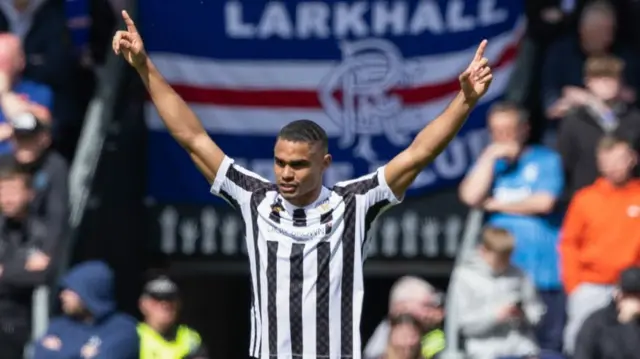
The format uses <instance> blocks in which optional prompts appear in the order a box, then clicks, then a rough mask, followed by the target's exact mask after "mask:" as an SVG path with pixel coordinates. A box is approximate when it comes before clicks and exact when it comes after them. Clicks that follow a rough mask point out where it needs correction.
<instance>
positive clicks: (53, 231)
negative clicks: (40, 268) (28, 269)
mask: <svg viewBox="0 0 640 359" xmlns="http://www.w3.org/2000/svg"><path fill="white" fill-rule="evenodd" d="M29 167H30V168H29V170H30V172H31V174H32V176H33V183H32V186H33V189H34V198H33V200H32V202H31V207H32V211H33V212H34V213H35V214H36V215H37V216H38V217H39V218H41V219H42V220H43V221H44V223H45V225H46V226H47V233H48V235H49V238H50V240H49V241H48V242H47V244H48V246H45V247H44V248H41V249H42V251H44V252H45V253H47V254H48V255H50V256H55V255H56V254H57V253H58V252H57V250H58V249H60V247H59V246H60V245H61V244H62V243H63V241H64V239H65V238H66V237H67V235H68V228H69V168H68V165H67V162H66V160H65V159H64V158H63V157H62V155H60V154H59V153H57V152H55V151H53V150H49V151H47V152H45V153H44V154H43V155H42V157H41V158H40V159H39V160H38V161H37V162H36V163H34V164H32V165H29Z"/></svg>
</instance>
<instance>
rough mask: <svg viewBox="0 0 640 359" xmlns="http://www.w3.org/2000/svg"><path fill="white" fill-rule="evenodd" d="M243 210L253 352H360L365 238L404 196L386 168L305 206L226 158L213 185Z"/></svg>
mask: <svg viewBox="0 0 640 359" xmlns="http://www.w3.org/2000/svg"><path fill="white" fill-rule="evenodd" d="M211 192H212V193H213V194H215V195H218V196H220V197H222V198H224V199H225V200H226V201H227V202H229V203H230V204H231V205H232V206H233V207H235V209H236V210H238V211H239V212H240V213H241V214H242V218H243V220H244V224H245V238H246V242H247V243H246V244H247V252H248V254H249V262H250V266H251V279H252V294H253V295H252V308H251V314H252V315H251V344H250V349H249V354H250V356H252V357H254V358H260V359H268V358H270V359H273V358H278V359H289V358H296V359H297V358H302V359H312V358H327V359H338V358H345V359H346V358H349V359H351V358H353V359H360V358H361V349H360V348H361V342H360V315H361V312H362V299H363V295H364V287H363V275H362V266H363V262H364V259H365V253H363V248H365V243H364V242H365V240H366V238H367V233H368V231H369V228H370V226H371V223H372V222H373V220H374V219H375V218H376V217H377V216H378V215H379V214H380V213H381V212H382V211H383V210H384V209H386V208H388V207H390V206H391V205H394V204H397V203H399V202H400V199H397V198H396V197H395V196H394V194H393V192H392V191H391V189H390V188H389V186H388V185H387V183H386V180H385V177H384V168H380V169H378V170H377V171H376V172H374V173H372V174H369V175H366V176H363V177H360V178H357V179H354V180H351V181H345V182H340V183H338V184H336V185H335V186H334V187H333V188H331V189H328V188H326V187H323V188H322V192H321V194H320V196H319V198H318V199H317V200H316V201H315V202H314V203H312V204H311V205H309V206H306V207H304V208H299V207H295V206H293V205H292V204H290V203H289V202H287V201H286V200H284V199H283V198H282V197H281V196H280V195H279V193H278V189H277V187H276V185H275V184H273V183H270V182H269V181H267V180H266V179H264V178H262V177H260V176H258V175H257V174H255V173H252V172H250V171H248V170H246V169H244V168H242V167H240V166H238V165H235V164H234V163H233V160H232V159H230V158H228V157H227V158H225V159H224V161H223V162H222V165H221V166H220V169H219V170H218V173H217V176H216V178H215V180H214V183H213V185H212V187H211Z"/></svg>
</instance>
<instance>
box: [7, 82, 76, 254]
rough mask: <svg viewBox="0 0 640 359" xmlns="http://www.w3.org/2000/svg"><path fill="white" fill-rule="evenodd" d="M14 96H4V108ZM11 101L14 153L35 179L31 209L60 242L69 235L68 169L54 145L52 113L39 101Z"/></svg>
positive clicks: (50, 233)
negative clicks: (52, 141)
mask: <svg viewBox="0 0 640 359" xmlns="http://www.w3.org/2000/svg"><path fill="white" fill-rule="evenodd" d="M12 97H13V96H10V95H7V96H5V98H4V99H3V100H2V104H3V108H5V109H7V108H8V107H9V106H8V105H6V102H7V99H8V98H12ZM11 102H14V103H15V104H16V105H17V106H15V107H17V108H16V109H13V108H12V111H9V112H10V113H12V116H11V118H10V119H9V120H10V122H11V123H12V125H13V128H14V131H13V132H14V136H13V140H14V141H13V142H14V149H15V152H14V155H15V158H16V160H17V162H18V163H19V164H20V165H21V166H23V167H25V169H26V170H27V171H29V172H30V174H31V176H32V178H33V189H34V191H35V193H34V198H33V201H32V209H33V211H34V212H35V213H36V214H37V215H38V216H39V217H40V218H42V220H44V222H45V224H46V226H47V230H48V233H49V236H50V237H51V238H55V239H56V240H55V241H54V242H55V243H61V241H62V240H63V239H64V238H66V235H67V234H68V233H67V228H68V222H69V186H68V181H69V179H68V172H69V170H68V167H67V163H66V161H65V159H64V158H63V157H62V156H61V155H60V154H59V153H57V152H56V151H55V150H53V149H52V148H51V133H50V128H51V115H50V114H49V111H48V110H47V109H46V108H45V107H43V106H40V105H37V104H30V103H26V101H24V100H21V99H17V98H16V100H15V101H11ZM12 107H13V106H12ZM51 250H54V249H53V248H52V249H51Z"/></svg>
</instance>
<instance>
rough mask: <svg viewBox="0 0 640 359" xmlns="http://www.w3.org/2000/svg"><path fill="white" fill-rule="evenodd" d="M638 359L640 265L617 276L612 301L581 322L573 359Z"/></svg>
mask: <svg viewBox="0 0 640 359" xmlns="http://www.w3.org/2000/svg"><path fill="white" fill-rule="evenodd" d="M618 358H620V359H623V358H640V267H638V266H634V267H630V268H627V269H626V270H624V271H623V272H622V274H621V275H620V280H619V284H618V288H616V291H615V292H614V296H613V301H612V302H611V304H610V305H609V306H608V307H606V308H603V309H600V310H598V311H597V312H595V313H593V314H592V315H591V316H590V317H589V318H588V319H587V320H586V321H585V322H584V324H583V326H582V328H581V329H580V332H579V334H578V340H577V341H576V348H575V353H574V355H573V359H618Z"/></svg>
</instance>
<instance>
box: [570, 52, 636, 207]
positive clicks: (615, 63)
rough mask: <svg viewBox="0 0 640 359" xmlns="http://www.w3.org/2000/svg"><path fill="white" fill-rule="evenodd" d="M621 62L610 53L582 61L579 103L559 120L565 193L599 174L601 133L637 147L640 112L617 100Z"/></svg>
mask: <svg viewBox="0 0 640 359" xmlns="http://www.w3.org/2000/svg"><path fill="white" fill-rule="evenodd" d="M623 69H624V63H623V62H622V60H620V59H618V58H616V57H613V56H608V55H605V56H598V57H591V58H589V60H588V61H587V63H586V64H585V69H584V73H585V84H586V86H587V89H588V91H585V92H584V94H583V96H582V97H583V98H582V99H581V101H580V102H581V104H582V105H581V106H580V107H579V108H577V109H575V110H574V111H571V112H570V113H569V115H568V116H567V117H566V118H565V119H564V120H563V121H562V122H561V124H560V128H559V132H558V150H559V151H560V155H561V156H562V160H563V163H564V168H565V175H566V177H565V178H566V181H567V189H566V192H567V194H568V196H573V194H574V193H575V192H576V191H577V190H579V189H581V188H583V187H585V186H587V185H590V184H592V183H593V181H595V180H596V178H597V177H598V169H597V166H596V155H595V152H596V151H595V148H596V146H597V143H598V140H600V138H602V136H603V135H604V134H614V135H616V136H623V137H625V138H627V139H629V140H630V142H631V143H632V145H633V147H634V148H635V149H636V150H638V149H640V111H638V110H637V109H636V108H635V107H633V106H629V105H627V104H625V103H624V102H623V101H620V98H619V94H620V89H621V88H622V72H623Z"/></svg>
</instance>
